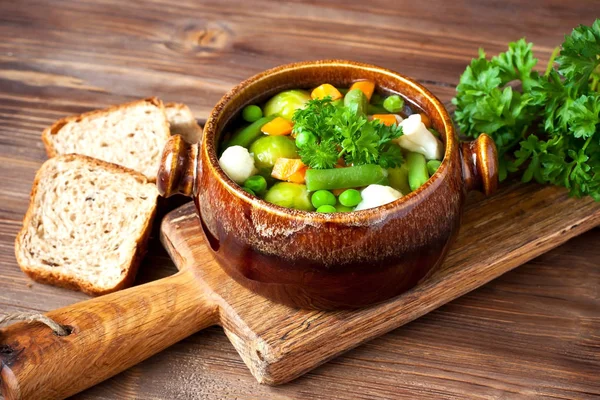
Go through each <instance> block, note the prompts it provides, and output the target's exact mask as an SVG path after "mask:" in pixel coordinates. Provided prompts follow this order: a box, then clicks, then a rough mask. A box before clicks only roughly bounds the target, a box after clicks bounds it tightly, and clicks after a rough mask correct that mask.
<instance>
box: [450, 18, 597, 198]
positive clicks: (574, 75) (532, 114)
mask: <svg viewBox="0 0 600 400" xmlns="http://www.w3.org/2000/svg"><path fill="white" fill-rule="evenodd" d="M557 53H558V49H557V50H556V51H555V53H554V54H553V57H552V58H551V60H550V63H549V65H548V68H547V69H546V73H545V74H544V75H539V74H538V73H537V72H536V71H534V70H533V68H534V67H535V66H536V64H537V59H535V58H534V57H533V52H532V44H531V43H527V42H526V41H525V39H521V40H519V41H517V42H514V43H510V44H509V48H508V51H507V52H505V53H502V54H499V55H498V56H496V57H493V58H492V59H491V60H487V59H486V58H485V53H484V52H483V50H480V52H479V58H477V59H474V60H473V61H472V62H471V65H470V66H468V67H467V69H466V70H465V72H464V73H463V74H462V76H461V78H460V83H459V85H458V87H457V93H456V98H454V99H453V103H454V104H455V105H456V113H455V119H456V122H457V123H458V125H459V126H460V129H461V132H462V133H463V134H465V135H467V136H471V137H477V136H478V135H479V134H480V133H482V132H485V133H488V134H489V135H491V136H492V137H493V138H494V140H495V142H496V145H497V146H498V152H499V158H500V160H499V161H500V179H501V180H503V179H505V178H506V176H507V174H508V172H514V171H517V170H519V169H520V168H521V169H522V168H524V171H523V175H522V180H523V181H524V182H528V181H531V180H532V179H535V180H536V181H537V182H540V183H547V184H552V185H558V186H564V187H566V188H568V189H569V190H570V193H571V195H574V196H583V195H589V196H591V197H593V198H594V199H595V200H597V201H600V133H599V131H600V129H599V128H600V93H599V91H600V84H599V81H600V19H597V20H596V21H595V22H594V23H593V24H592V26H590V27H588V26H583V25H580V26H579V27H577V28H575V29H574V30H573V32H572V33H571V35H569V36H566V37H565V41H564V43H563V44H562V49H561V50H560V55H558V57H556V59H555V60H554V57H555V56H556V54H557ZM554 61H556V64H557V66H558V68H556V69H555V68H554ZM519 86H520V89H519V90H517V89H516V87H519Z"/></svg>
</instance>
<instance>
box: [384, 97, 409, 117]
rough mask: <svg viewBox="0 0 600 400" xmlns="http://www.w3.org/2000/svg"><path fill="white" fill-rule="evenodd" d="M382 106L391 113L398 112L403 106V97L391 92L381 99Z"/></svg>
mask: <svg viewBox="0 0 600 400" xmlns="http://www.w3.org/2000/svg"><path fill="white" fill-rule="evenodd" d="M383 108H385V109H386V110H388V111H389V112H391V113H398V112H400V111H402V109H403V108H404V99H403V98H402V97H400V96H398V95H397V94H393V95H391V96H389V97H387V98H386V99H385V100H384V101H383Z"/></svg>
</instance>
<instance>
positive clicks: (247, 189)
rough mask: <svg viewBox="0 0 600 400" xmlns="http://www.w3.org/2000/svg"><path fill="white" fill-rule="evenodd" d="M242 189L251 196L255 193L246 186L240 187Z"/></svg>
mask: <svg viewBox="0 0 600 400" xmlns="http://www.w3.org/2000/svg"><path fill="white" fill-rule="evenodd" d="M242 189H244V190H245V191H246V192H248V193H250V194H251V195H252V196H256V193H254V190H252V189H250V188H247V187H242Z"/></svg>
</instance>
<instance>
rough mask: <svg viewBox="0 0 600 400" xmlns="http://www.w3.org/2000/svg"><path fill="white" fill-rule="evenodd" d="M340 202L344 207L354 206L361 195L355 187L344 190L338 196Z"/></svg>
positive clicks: (360, 198)
mask: <svg viewBox="0 0 600 400" xmlns="http://www.w3.org/2000/svg"><path fill="white" fill-rule="evenodd" d="M339 200H340V203H341V204H342V205H343V206H346V207H355V206H357V205H358V203H360V202H361V200H362V196H361V195H360V192H359V191H358V190H356V189H348V190H344V191H343V192H342V194H340V197H339Z"/></svg>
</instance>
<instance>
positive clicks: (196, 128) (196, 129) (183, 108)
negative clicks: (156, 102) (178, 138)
mask: <svg viewBox="0 0 600 400" xmlns="http://www.w3.org/2000/svg"><path fill="white" fill-rule="evenodd" d="M169 108H171V109H175V110H178V111H180V112H182V113H184V114H189V116H190V119H191V120H193V122H194V124H193V132H190V131H187V132H185V133H184V132H179V133H178V132H174V130H173V127H172V126H171V135H174V134H180V135H182V136H183V137H184V139H185V140H187V141H188V142H190V143H199V142H200V141H201V140H202V133H203V129H202V127H201V126H200V125H199V124H198V122H197V121H196V118H195V117H194V114H193V113H192V111H191V110H190V108H189V107H188V106H187V105H186V104H183V103H167V104H165V111H166V110H167V109H169ZM168 117H169V115H168V114H167V119H168ZM169 122H171V121H169ZM192 139H194V140H192Z"/></svg>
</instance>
